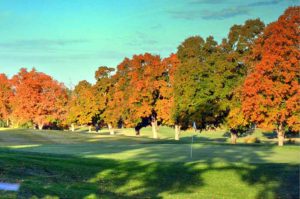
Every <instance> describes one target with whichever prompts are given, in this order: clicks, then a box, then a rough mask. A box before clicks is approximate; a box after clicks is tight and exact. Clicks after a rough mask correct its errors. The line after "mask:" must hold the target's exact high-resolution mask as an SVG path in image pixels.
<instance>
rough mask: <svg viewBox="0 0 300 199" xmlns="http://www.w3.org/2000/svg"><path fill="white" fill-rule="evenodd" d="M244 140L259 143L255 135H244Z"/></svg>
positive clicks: (249, 142)
mask: <svg viewBox="0 0 300 199" xmlns="http://www.w3.org/2000/svg"><path fill="white" fill-rule="evenodd" d="M244 142H245V143H247V144H252V143H260V140H259V139H258V138H257V137H250V136H248V137H245V139H244Z"/></svg>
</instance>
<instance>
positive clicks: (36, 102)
mask: <svg viewBox="0 0 300 199" xmlns="http://www.w3.org/2000/svg"><path fill="white" fill-rule="evenodd" d="M12 85H13V92H14V96H13V97H12V100H11V105H12V110H13V111H12V118H14V120H16V121H17V123H19V122H21V123H22V122H32V123H33V124H34V125H37V126H38V128H39V129H42V128H43V126H44V125H45V124H49V123H51V122H57V121H59V120H63V119H64V118H63V117H64V111H65V109H64V106H65V104H66V102H67V94H66V89H65V87H64V86H63V85H62V84H60V83H58V82H57V81H55V80H54V79H53V78H52V77H51V76H49V75H46V74H44V73H41V72H37V71H36V70H35V69H32V70H31V71H27V69H25V68H22V69H21V70H20V72H19V73H18V74H17V75H15V76H13V78H12Z"/></svg>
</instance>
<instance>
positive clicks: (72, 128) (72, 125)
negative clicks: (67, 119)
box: [71, 123, 75, 132]
mask: <svg viewBox="0 0 300 199" xmlns="http://www.w3.org/2000/svg"><path fill="white" fill-rule="evenodd" d="M71 131H72V132H74V131H75V125H74V123H72V124H71Z"/></svg>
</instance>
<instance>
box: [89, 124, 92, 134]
mask: <svg viewBox="0 0 300 199" xmlns="http://www.w3.org/2000/svg"><path fill="white" fill-rule="evenodd" d="M89 132H90V133H91V132H92V126H91V125H89Z"/></svg>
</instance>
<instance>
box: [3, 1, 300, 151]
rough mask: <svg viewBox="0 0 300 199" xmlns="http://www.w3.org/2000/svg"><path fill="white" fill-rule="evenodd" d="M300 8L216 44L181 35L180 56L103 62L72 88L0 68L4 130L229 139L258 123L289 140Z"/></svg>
mask: <svg viewBox="0 0 300 199" xmlns="http://www.w3.org/2000/svg"><path fill="white" fill-rule="evenodd" d="M299 13H300V7H299V6H297V7H290V8H288V9H287V10H286V11H285V12H284V13H283V14H282V15H281V16H280V17H279V18H278V20H277V21H275V22H272V23H270V24H268V25H267V26H265V24H264V23H263V22H262V21H261V20H260V19H250V20H247V21H245V23H244V24H241V25H233V26H232V27H231V28H230V30H229V33H228V36H227V38H224V39H223V40H222V41H221V42H220V43H218V42H217V41H216V40H215V39H214V38H213V36H209V37H207V38H206V39H204V38H202V37H200V36H192V37H189V38H187V39H185V40H184V41H183V42H182V43H181V44H180V45H179V46H178V48H177V52H176V53H174V54H171V55H170V56H169V57H166V58H161V57H160V56H159V55H153V54H150V53H145V54H140V55H133V56H132V57H131V58H125V59H124V60H123V61H122V62H121V63H120V64H119V65H118V66H117V67H116V71H115V68H110V67H107V66H101V67H99V68H98V70H97V71H96V72H95V79H96V83H95V84H91V83H89V82H88V81H86V80H83V81H80V82H79V83H78V84H77V85H76V86H75V88H74V89H73V90H69V89H68V88H66V87H65V86H64V85H63V84H61V83H59V82H57V81H56V80H54V79H53V78H52V77H51V76H49V75H47V74H44V73H42V72H38V71H36V70H35V69H32V70H30V71H28V70H27V69H24V68H22V69H20V71H19V73H18V74H16V75H14V76H13V77H12V78H11V79H9V78H7V76H6V75H5V74H0V118H1V120H2V122H4V123H5V125H6V126H20V125H29V126H33V127H37V128H39V129H43V127H45V125H52V126H57V127H61V128H67V127H70V128H71V129H72V130H74V125H90V126H91V125H106V126H107V127H108V128H109V131H110V133H111V134H114V129H115V128H118V127H120V126H123V127H133V128H135V131H136V134H137V135H139V134H140V129H141V128H142V127H144V126H147V125H151V126H152V132H153V138H158V127H159V125H167V126H173V127H174V128H175V139H176V140H179V135H180V130H181V129H187V128H189V127H191V126H192V125H193V124H196V126H197V128H198V129H200V130H201V129H206V128H215V127H218V126H227V127H228V128H229V129H230V132H231V137H232V142H233V143H235V142H236V139H237V137H238V135H239V134H241V133H243V132H245V131H247V129H249V128H250V127H251V126H252V125H257V126H259V127H262V128H265V129H270V130H275V131H276V132H277V135H278V144H279V145H283V140H284V134H285V132H287V131H295V132H299V130H300V123H299V121H300V86H299V81H300V66H299V58H300V52H299V50H300V49H299V43H300V42H299V37H300V34H299V25H300V15H299Z"/></svg>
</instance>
